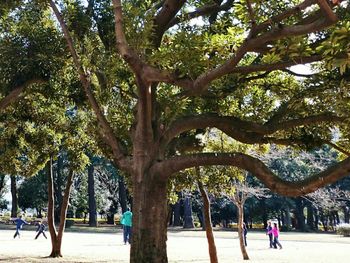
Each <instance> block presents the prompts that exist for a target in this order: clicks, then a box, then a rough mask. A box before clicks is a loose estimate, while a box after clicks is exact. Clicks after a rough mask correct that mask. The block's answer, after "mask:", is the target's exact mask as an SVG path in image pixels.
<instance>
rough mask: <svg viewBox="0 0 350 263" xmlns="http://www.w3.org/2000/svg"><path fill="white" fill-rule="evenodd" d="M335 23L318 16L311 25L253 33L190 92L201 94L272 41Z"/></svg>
mask: <svg viewBox="0 0 350 263" xmlns="http://www.w3.org/2000/svg"><path fill="white" fill-rule="evenodd" d="M305 2H310V3H308V4H309V5H311V4H312V3H313V1H312V2H311V1H305ZM297 9H298V8H297ZM294 13H295V11H294V12H293V13H291V14H294ZM312 17H314V16H312ZM281 19H284V17H281ZM334 23H335V21H333V20H329V19H327V18H324V17H322V16H321V17H320V16H318V17H316V19H314V20H313V21H312V22H310V23H305V24H296V25H292V26H287V27H283V26H279V27H276V28H273V29H272V30H270V31H268V32H265V33H262V34H261V35H258V36H256V37H253V36H252V35H256V32H255V33H254V34H253V33H252V32H251V33H250V34H249V35H248V37H247V38H246V40H245V42H243V44H242V45H241V46H240V47H239V48H238V50H237V51H236V52H235V54H234V55H233V56H232V57H231V58H230V59H228V60H227V61H226V62H225V63H224V64H222V65H221V66H219V67H217V68H214V69H212V70H210V71H207V72H205V73H203V74H202V75H200V76H199V77H198V78H197V79H196V80H195V82H194V87H193V89H192V90H191V91H189V92H190V93H192V94H198V93H201V92H203V91H204V90H206V89H207V87H208V85H209V84H210V83H211V82H212V81H213V80H215V79H218V78H220V77H222V76H224V75H226V74H228V73H232V72H233V70H234V68H236V67H237V65H238V63H239V62H240V61H241V59H242V58H243V57H244V55H245V54H246V53H247V52H249V51H255V49H256V48H260V47H261V46H263V45H265V44H266V43H269V42H271V41H276V40H279V39H282V38H285V37H292V36H300V35H305V34H308V33H312V32H317V31H320V30H322V29H324V28H326V27H328V26H330V25H332V24H334ZM258 27H259V25H258V26H256V27H254V30H255V31H256V30H257V29H256V28H258ZM258 31H259V30H258Z"/></svg>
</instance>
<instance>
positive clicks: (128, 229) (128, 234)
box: [126, 226, 131, 244]
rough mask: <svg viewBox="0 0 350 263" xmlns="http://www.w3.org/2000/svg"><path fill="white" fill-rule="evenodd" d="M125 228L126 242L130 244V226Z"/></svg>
mask: <svg viewBox="0 0 350 263" xmlns="http://www.w3.org/2000/svg"><path fill="white" fill-rule="evenodd" d="M126 228H127V240H128V242H129V244H131V226H126Z"/></svg>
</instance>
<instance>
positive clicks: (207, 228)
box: [198, 181, 218, 263]
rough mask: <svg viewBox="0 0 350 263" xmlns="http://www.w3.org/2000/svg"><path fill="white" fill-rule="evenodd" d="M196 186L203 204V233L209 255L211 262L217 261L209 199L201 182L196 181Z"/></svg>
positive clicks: (215, 262)
mask: <svg viewBox="0 0 350 263" xmlns="http://www.w3.org/2000/svg"><path fill="white" fill-rule="evenodd" d="M198 188H199V191H200V192H201V195H202V199H203V205H204V209H203V210H204V222H205V223H204V225H205V233H206V235H207V240H208V248H209V256H210V262H211V263H217V262H218V256H217V252H216V245H215V239H214V234H213V228H212V224H211V216H210V201H209V197H208V194H207V192H206V191H205V189H204V186H203V184H202V182H200V181H198Z"/></svg>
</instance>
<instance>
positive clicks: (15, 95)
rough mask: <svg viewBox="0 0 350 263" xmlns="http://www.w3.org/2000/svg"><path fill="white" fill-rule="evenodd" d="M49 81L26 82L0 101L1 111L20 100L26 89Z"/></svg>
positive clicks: (34, 80)
mask: <svg viewBox="0 0 350 263" xmlns="http://www.w3.org/2000/svg"><path fill="white" fill-rule="evenodd" d="M47 82H48V81H47V80H44V79H36V78H35V79H31V80H28V81H26V82H24V83H23V84H22V85H20V86H18V87H16V88H14V89H13V90H12V91H11V92H10V93H9V94H8V95H6V96H5V97H4V98H2V99H1V100H0V111H2V110H4V109H6V108H7V107H8V106H9V105H10V104H11V103H12V102H14V101H15V100H17V99H18V97H19V96H20V95H21V93H22V92H23V90H24V89H26V88H27V87H29V86H31V85H33V84H42V83H47Z"/></svg>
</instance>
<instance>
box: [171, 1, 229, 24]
mask: <svg viewBox="0 0 350 263" xmlns="http://www.w3.org/2000/svg"><path fill="white" fill-rule="evenodd" d="M233 3H234V1H233V0H228V1H226V2H225V3H224V4H222V5H219V4H217V3H214V4H209V5H205V6H202V7H200V8H197V9H196V10H195V11H193V12H190V13H186V14H183V15H181V16H177V17H174V18H173V19H172V20H171V21H170V22H169V23H168V25H167V29H169V28H171V27H173V26H175V25H177V24H179V23H181V22H184V21H189V20H191V19H194V18H197V17H201V16H209V15H211V14H214V13H218V12H221V11H228V10H229V9H230V8H231V7H232V5H233Z"/></svg>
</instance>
